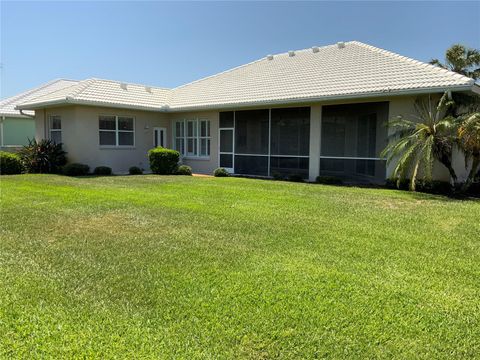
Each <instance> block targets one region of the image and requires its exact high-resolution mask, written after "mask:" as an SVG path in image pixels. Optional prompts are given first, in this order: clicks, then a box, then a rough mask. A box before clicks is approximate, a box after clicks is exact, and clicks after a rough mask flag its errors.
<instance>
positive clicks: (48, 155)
mask: <svg viewBox="0 0 480 360" xmlns="http://www.w3.org/2000/svg"><path fill="white" fill-rule="evenodd" d="M65 154H66V152H65V151H63V149H62V144H56V143H54V142H53V141H51V140H45V139H44V140H40V141H38V142H37V141H36V140H35V139H34V140H30V141H29V144H28V145H26V146H24V147H23V148H22V149H21V150H20V151H19V155H20V158H21V159H22V163H23V166H24V167H25V171H26V172H29V173H47V174H48V173H59V172H60V171H61V168H62V166H63V165H65V164H66V163H67V158H66V157H65Z"/></svg>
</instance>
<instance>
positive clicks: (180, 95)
mask: <svg viewBox="0 0 480 360" xmlns="http://www.w3.org/2000/svg"><path fill="white" fill-rule="evenodd" d="M447 90H449V91H463V92H472V91H474V92H476V93H480V91H479V87H478V86H477V85H475V84H474V81H473V80H472V79H470V78H467V77H465V76H462V75H459V74H456V73H453V72H450V71H447V70H444V69H441V68H438V67H435V66H432V65H429V64H425V63H422V62H419V61H416V60H413V59H409V58H406V57H403V56H400V55H397V54H394V53H391V52H389V51H385V50H382V49H378V48H376V47H373V46H370V45H366V44H363V43H360V42H356V41H352V42H347V43H343V42H342V43H338V44H335V45H330V46H325V47H313V48H311V49H305V50H300V51H289V52H288V53H283V54H278V55H269V56H267V57H265V58H262V59H260V60H257V61H254V62H251V63H249V64H246V65H242V66H239V67H237V68H234V69H231V70H228V71H225V72H222V73H219V74H217V75H213V76H210V77H207V78H204V79H201V80H198V81H194V82H192V83H189V84H186V85H183V86H180V87H177V88H174V89H163V88H157V87H150V86H144V85H137V84H127V83H121V82H116V81H110V80H100V79H88V80H83V81H80V82H78V83H73V84H71V86H68V87H65V88H62V89H59V90H56V91H53V92H50V93H48V94H45V95H43V96H38V97H35V98H34V99H29V100H26V101H23V102H22V103H21V104H19V105H17V109H23V110H33V111H35V121H36V138H37V139H41V138H52V139H55V140H56V141H61V142H63V143H64V147H65V150H66V151H67V152H68V154H67V156H68V158H69V160H70V161H71V162H80V163H86V164H88V165H90V167H95V166H99V165H106V166H110V167H112V168H113V170H114V171H115V172H117V173H122V172H126V171H127V170H128V168H129V167H131V166H134V165H135V166H141V167H143V168H145V169H148V160H147V155H146V153H147V151H148V150H149V149H150V148H152V147H154V146H157V145H162V146H166V147H169V148H173V149H176V150H178V151H179V152H180V153H181V154H182V161H183V163H185V164H188V165H190V166H191V167H192V168H193V171H194V172H199V173H211V172H212V171H213V170H214V169H215V168H217V167H219V166H221V167H225V168H227V169H228V170H229V171H231V172H232V173H235V174H242V175H255V176H272V175H274V174H275V173H279V174H291V173H295V174H301V175H302V176H304V177H305V178H308V179H310V180H314V179H315V177H316V176H318V175H319V174H320V175H329V176H337V177H342V178H345V179H347V180H349V181H352V182H383V181H384V180H385V178H386V177H388V176H389V174H390V173H391V167H390V168H389V169H387V168H386V164H385V160H384V159H382V158H381V157H380V152H381V150H382V149H383V148H384V147H385V144H386V143H387V132H388V131H387V128H386V127H385V123H386V121H387V120H388V119H389V118H392V117H394V116H399V115H409V114H412V113H413V112H414V111H413V104H414V100H415V98H416V97H418V96H430V95H431V96H434V97H438V96H439V95H440V94H442V93H443V92H444V91H447ZM456 166H457V168H459V169H461V168H462V167H463V163H462V162H461V161H457V165H456ZM435 176H436V178H439V179H448V173H447V171H446V170H443V169H442V168H441V167H440V166H437V168H436V169H435Z"/></svg>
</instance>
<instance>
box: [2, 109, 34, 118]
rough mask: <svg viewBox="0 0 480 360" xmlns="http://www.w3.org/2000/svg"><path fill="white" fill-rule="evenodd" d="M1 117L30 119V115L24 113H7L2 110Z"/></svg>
mask: <svg viewBox="0 0 480 360" xmlns="http://www.w3.org/2000/svg"><path fill="white" fill-rule="evenodd" d="M0 117H10V118H21V119H29V117H28V116H25V115H22V114H20V113H6V112H1V111H0Z"/></svg>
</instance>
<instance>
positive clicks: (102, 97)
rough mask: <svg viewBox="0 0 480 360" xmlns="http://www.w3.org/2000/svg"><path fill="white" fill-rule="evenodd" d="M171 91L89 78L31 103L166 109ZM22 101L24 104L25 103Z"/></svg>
mask: <svg viewBox="0 0 480 360" xmlns="http://www.w3.org/2000/svg"><path fill="white" fill-rule="evenodd" d="M170 92H171V90H169V89H164V88H158V87H151V86H146V85H138V84H130V83H122V82H119V81H113V80H103V79H87V80H82V81H79V82H78V83H76V84H75V85H74V86H71V87H68V88H63V89H59V90H57V91H53V92H51V93H49V94H45V95H43V96H41V97H37V98H35V99H34V100H33V101H31V102H25V103H31V104H37V105H40V106H43V105H45V106H47V105H54V104H63V103H70V104H90V105H98V106H113V107H125V108H139V109H144V110H163V108H164V107H165V106H166V105H167V102H168V97H169V94H170ZM25 103H23V104H25Z"/></svg>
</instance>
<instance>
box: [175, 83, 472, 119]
mask: <svg viewBox="0 0 480 360" xmlns="http://www.w3.org/2000/svg"><path fill="white" fill-rule="evenodd" d="M468 90H472V86H471V85H461V86H451V87H448V86H445V87H433V88H422V89H414V90H412V89H408V90H395V91H378V92H371V93H364V94H348V95H328V96H320V97H318V96H313V97H303V98H285V99H278V100H260V101H253V102H244V103H226V104H213V105H192V106H183V107H170V109H169V112H181V111H193V110H214V109H238V108H244V107H257V106H268V105H281V104H296V103H311V102H325V101H334V100H353V99H367V98H377V97H389V96H407V95H421V94H432V93H443V92H445V91H468Z"/></svg>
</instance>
